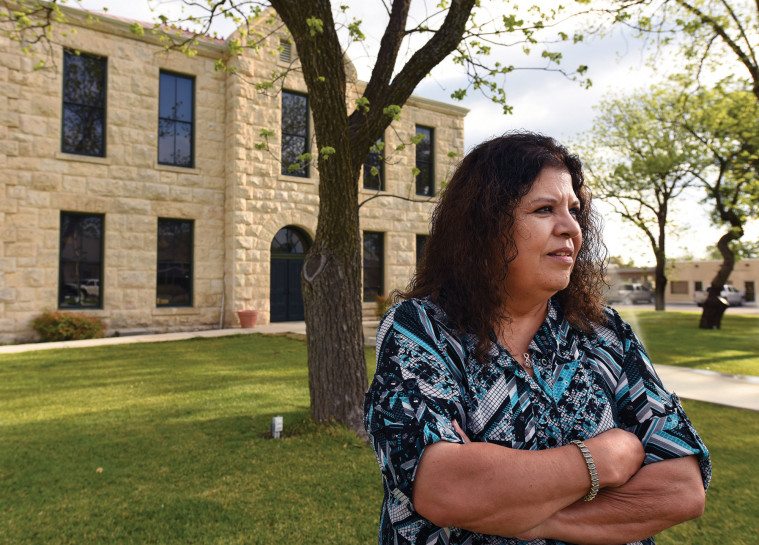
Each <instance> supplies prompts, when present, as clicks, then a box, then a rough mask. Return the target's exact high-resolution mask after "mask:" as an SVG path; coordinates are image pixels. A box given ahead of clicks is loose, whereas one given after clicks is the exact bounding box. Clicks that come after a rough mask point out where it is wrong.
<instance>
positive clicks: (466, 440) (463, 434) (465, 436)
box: [453, 420, 472, 444]
mask: <svg viewBox="0 0 759 545" xmlns="http://www.w3.org/2000/svg"><path fill="white" fill-rule="evenodd" d="M453 429H454V430H456V433H458V434H459V435H460V436H461V438H462V439H463V440H464V444H466V443H471V442H472V441H471V440H470V439H469V437H468V436H467V434H466V433H464V430H462V429H461V426H459V423H458V422H457V421H456V420H454V421H453Z"/></svg>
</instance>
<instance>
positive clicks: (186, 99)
mask: <svg viewBox="0 0 759 545" xmlns="http://www.w3.org/2000/svg"><path fill="white" fill-rule="evenodd" d="M193 83H194V82H193V80H191V79H190V78H183V77H177V99H176V100H177V106H176V116H177V117H176V118H177V119H178V120H179V121H190V122H191V121H192V87H193Z"/></svg>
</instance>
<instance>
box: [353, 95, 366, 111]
mask: <svg viewBox="0 0 759 545" xmlns="http://www.w3.org/2000/svg"><path fill="white" fill-rule="evenodd" d="M355 104H356V109H357V110H361V111H362V112H364V113H366V112H368V111H369V99H368V98H366V97H359V98H357V99H356V101H355Z"/></svg>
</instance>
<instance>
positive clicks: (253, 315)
mask: <svg viewBox="0 0 759 545" xmlns="http://www.w3.org/2000/svg"><path fill="white" fill-rule="evenodd" d="M237 317H238V318H239V319H240V327H241V328H243V329H251V328H253V327H255V326H256V320H257V319H258V311H257V310H238V311H237Z"/></svg>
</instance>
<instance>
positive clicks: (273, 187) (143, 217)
mask: <svg viewBox="0 0 759 545" xmlns="http://www.w3.org/2000/svg"><path fill="white" fill-rule="evenodd" d="M66 12H67V13H68V14H69V16H68V19H67V21H68V22H67V23H64V24H60V25H58V26H56V27H55V31H54V36H53V41H54V43H55V46H54V48H53V52H52V57H53V58H52V59H51V60H52V61H53V62H51V63H50V68H48V69H44V70H39V71H35V70H33V63H32V61H31V59H30V57H27V56H25V55H24V54H23V53H22V52H21V50H20V48H19V46H18V44H16V43H13V42H10V41H9V40H7V39H5V38H2V37H0V173H2V175H1V176H0V233H2V239H1V241H0V343H13V342H22V341H28V340H33V339H34V333H33V331H32V330H31V327H30V321H31V320H32V319H33V318H34V317H35V316H37V315H39V314H40V313H41V312H43V311H45V310H55V309H57V308H58V292H59V267H60V264H59V261H60V244H61V243H60V237H61V233H60V218H61V212H62V211H63V212H81V213H93V214H102V215H103V216H104V225H105V228H104V243H103V276H102V278H101V284H100V286H101V288H102V308H100V309H81V310H74V312H82V313H86V314H91V315H95V316H100V317H102V318H103V319H104V321H105V323H106V327H107V329H108V333H109V334H114V333H115V332H116V331H120V332H130V331H135V330H146V331H152V332H166V331H181V330H192V329H208V328H215V327H219V326H220V325H222V326H225V327H234V326H236V325H237V317H236V314H235V313H236V311H237V310H240V309H243V308H252V309H257V310H259V316H258V322H259V323H260V324H266V323H268V322H269V319H270V310H271V297H272V294H271V293H270V282H271V278H270V277H271V252H270V248H271V244H272V240H273V238H274V237H275V235H276V234H277V232H278V231H279V230H280V229H282V228H284V227H296V228H298V229H300V230H301V231H302V232H304V233H306V234H307V235H308V236H310V237H313V236H314V234H315V232H316V218H317V212H318V205H319V198H318V183H319V182H318V171H316V169H315V168H312V169H311V175H310V177H309V178H297V177H292V176H283V175H281V174H280V172H281V165H280V163H279V161H278V160H277V157H278V156H279V153H280V150H279V142H280V137H281V131H280V128H281V117H282V112H281V96H280V95H278V94H263V93H260V92H258V91H257V90H256V89H255V87H254V82H255V81H257V80H258V79H261V78H263V77H265V76H267V75H269V74H271V73H272V72H273V71H274V70H280V69H282V68H283V66H282V65H280V64H279V61H278V56H277V55H276V54H275V52H276V50H277V48H278V47H279V43H280V39H283V38H286V35H285V34H283V32H284V31H283V30H281V31H279V32H278V33H277V32H275V33H272V34H271V36H270V37H269V38H268V41H267V43H266V44H265V46H264V47H262V48H261V49H260V50H258V51H246V52H245V54H244V55H243V56H242V57H241V58H239V59H237V60H236V61H235V62H236V63H237V64H238V69H239V70H238V73H239V74H242V75H244V76H246V77H244V78H243V77H240V76H239V75H235V74H230V73H225V72H221V71H216V70H215V69H214V63H215V61H216V60H217V59H218V58H221V57H222V56H223V55H224V52H225V45H224V43H223V41H220V40H215V39H210V38H209V39H207V40H203V41H201V43H200V46H199V49H198V54H197V55H196V56H193V57H188V56H185V55H182V54H180V53H178V52H166V51H164V50H163V48H162V47H161V45H160V44H159V43H158V42H157V38H156V37H155V36H152V35H149V33H146V35H145V36H143V37H137V36H135V35H134V34H132V33H131V32H130V31H129V28H128V27H129V25H130V24H131V21H124V20H122V19H116V18H110V17H109V16H99V21H98V22H97V24H88V23H86V22H85V18H84V16H83V15H82V14H81V12H77V11H76V10H72V9H66ZM261 24H264V23H263V22H262V23H261ZM74 27H76V32H71V30H72V29H73V28H74ZM65 48H68V49H73V50H78V51H81V52H83V53H90V54H95V55H99V56H103V57H106V58H107V85H106V89H107V99H106V112H105V119H106V122H105V126H106V133H105V142H106V144H105V156H104V157H88V156H83V155H74V154H67V153H63V152H62V151H61V130H62V129H61V127H62V119H61V117H62V111H63V106H62V89H63V53H64V49H65ZM349 68H350V67H349ZM351 69H352V68H351ZM161 71H169V72H172V73H176V74H181V75H186V76H191V77H193V78H194V81H195V96H194V120H193V122H194V133H195V134H194V155H195V158H194V164H193V166H192V167H191V168H183V167H175V166H165V165H160V164H158V151H157V149H158V111H159V77H160V73H161ZM349 72H350V70H349ZM362 85H363V84H362V83H361V82H357V81H353V82H352V83H351V85H350V87H349V91H350V96H349V97H348V103H349V104H352V103H353V101H354V100H355V98H356V97H357V96H358V94H357V93H359V92H360V91H361V89H362ZM284 88H285V89H288V90H292V91H298V92H303V93H305V92H306V87H305V84H304V82H303V80H302V78H301V77H300V75H299V74H298V73H297V72H293V73H291V74H289V75H288V76H287V78H286V80H285V82H284ZM465 114H466V110H464V109H463V108H459V107H455V106H450V105H446V104H442V103H438V102H434V101H429V100H425V99H421V98H418V97H414V98H412V99H411V100H410V101H409V102H408V104H407V105H406V106H405V107H404V109H403V113H402V116H401V120H400V121H399V122H396V123H395V127H394V129H395V130H388V131H387V133H386V135H385V138H386V149H388V150H392V149H394V148H395V146H397V145H398V144H399V143H400V141H401V140H399V138H402V139H404V140H405V141H406V142H408V140H409V139H410V138H411V136H413V135H414V132H415V125H417V124H420V125H425V126H429V127H433V128H434V130H435V142H434V145H435V147H434V155H435V159H436V160H435V165H434V168H435V179H436V180H437V181H438V182H437V183H439V181H440V180H442V179H444V178H446V177H447V176H448V175H449V171H450V169H451V167H452V162H453V161H454V160H452V159H448V158H447V153H448V152H449V151H455V152H457V153H458V155H459V156H460V155H462V154H463V145H464V143H463V137H464V127H463V119H464V116H465ZM311 126H313V125H311ZM262 129H268V130H271V131H273V132H274V136H273V137H271V138H270V139H269V143H270V146H271V153H270V152H266V151H262V150H259V149H256V143H258V142H259V141H260V136H259V134H260V132H261V130H262ZM397 135H399V136H397ZM310 136H313V135H310ZM312 151H314V150H312ZM414 153H415V151H414V146H413V145H411V146H407V147H406V149H405V150H404V151H402V152H396V153H394V154H393V158H392V161H391V162H390V163H389V164H387V165H386V167H385V191H384V192H383V195H384V196H383V197H382V198H378V199H374V200H373V201H371V202H369V203H367V204H366V205H365V206H362V208H361V228H362V229H364V230H370V231H380V232H383V233H385V255H384V260H383V267H384V278H385V290H386V291H390V290H391V289H394V288H396V287H404V286H405V285H406V284H407V282H408V280H409V278H410V277H411V275H412V274H413V271H414V267H415V251H416V248H415V244H416V242H415V236H416V235H417V234H426V233H427V232H428V229H429V227H428V223H429V217H430V213H431V210H432V207H433V206H434V202H435V199H434V198H432V199H429V201H428V202H407V201H404V200H401V199H397V198H393V197H392V196H391V195H402V196H406V197H408V196H413V194H414V177H413V175H412V172H411V171H412V168H413V166H414V161H415V155H414ZM359 183H360V181H359ZM359 193H360V195H359V198H360V199H361V200H364V199H366V198H368V197H371V196H373V195H374V194H375V193H376V192H374V191H368V190H363V189H362V190H360V192H359ZM422 200H423V199H422ZM159 218H171V219H183V220H192V221H193V222H194V232H193V253H192V258H193V278H192V285H193V296H192V306H190V307H157V306H156V283H157V253H158V250H157V226H158V219H159ZM368 306H369V307H371V306H372V304H369V305H368Z"/></svg>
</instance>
